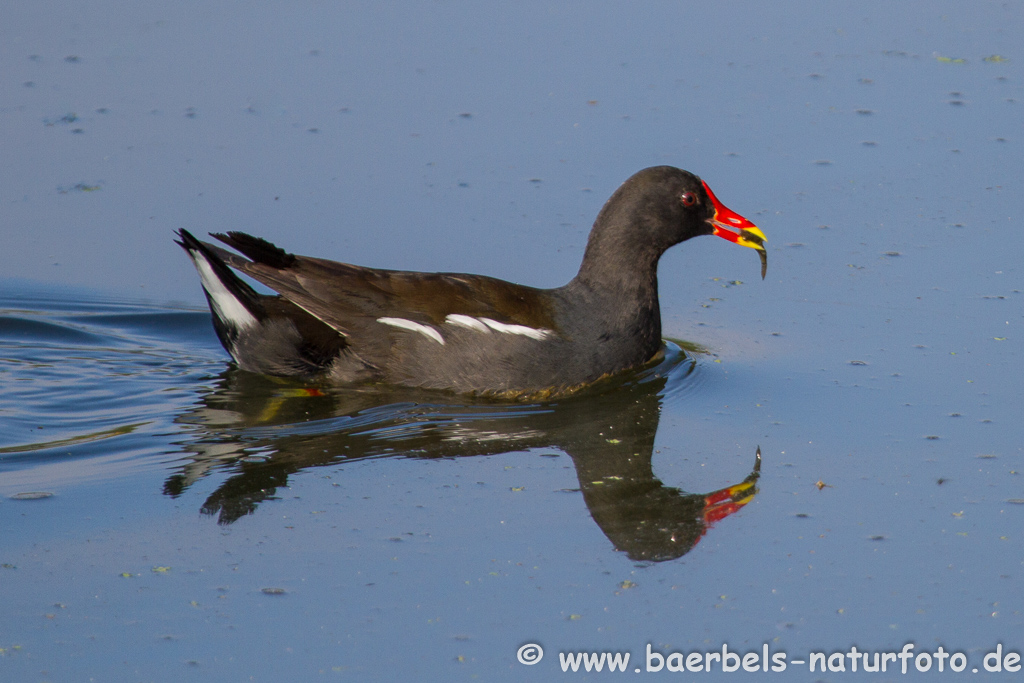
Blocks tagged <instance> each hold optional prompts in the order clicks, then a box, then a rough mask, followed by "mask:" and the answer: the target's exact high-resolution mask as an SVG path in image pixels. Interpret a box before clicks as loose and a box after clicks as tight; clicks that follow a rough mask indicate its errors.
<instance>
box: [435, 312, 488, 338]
mask: <svg viewBox="0 0 1024 683" xmlns="http://www.w3.org/2000/svg"><path fill="white" fill-rule="evenodd" d="M444 321H445V322H446V323H449V324H451V325H458V326H459V327H467V328H469V329H471V330H476V331H477V332H486V333H487V334H490V333H491V328H489V327H487V325H484V324H483V323H482V322H480V321H479V320H477V319H476V318H471V317H469V316H468V315H459V314H458V313H452V314H451V315H449V316H448V317H447V318H445V319H444Z"/></svg>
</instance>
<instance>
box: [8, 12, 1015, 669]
mask: <svg viewBox="0 0 1024 683" xmlns="http://www.w3.org/2000/svg"><path fill="white" fill-rule="evenodd" d="M1022 28H1024V11H1022V9H1021V7H1020V6H1019V5H1016V4H1013V3H1009V4H1005V3H1004V4H1000V3H975V4H974V5H972V6H971V9H970V11H965V10H964V7H963V6H962V5H960V4H957V3H951V2H950V3H904V4H899V5H893V4H891V3H881V2H877V3H872V2H868V3H857V4H856V5H848V6H843V7H837V6H832V5H829V6H826V5H821V4H816V3H810V2H783V3H781V4H780V3H775V4H774V5H772V7H771V11H768V9H767V8H766V7H764V6H759V5H754V4H749V5H748V4H739V5H722V6H719V5H715V4H707V3H705V4H704V5H700V6H695V5H689V4H677V3H647V4H645V5H644V6H643V7H642V8H638V7H637V6H633V5H628V6H627V5H616V4H611V3H596V4H595V3H587V4H582V3H580V4H565V5H551V4H544V3H525V4H524V3H520V4H518V5H516V6H515V7H514V8H512V7H508V8H490V7H484V6H471V5H460V4H440V5H438V4H429V5H422V6H404V7H400V6H388V7H382V6H380V5H378V4H373V3H365V4H353V3H345V4H341V5H329V4H328V5H323V4H309V5H298V6H296V5H294V4H289V5H284V4H274V3H271V4H261V5H260V6H259V7H242V6H237V7H236V6H233V5H219V6H216V7H213V6H207V5H205V4H202V3H183V4H176V5H173V6H168V5H166V4H159V3H145V2H144V3H135V4H133V5H132V6H131V8H128V9H126V7H124V6H121V5H116V4H112V3H111V4H105V3H98V4H94V5H91V6H89V7H88V8H86V7H84V6H79V5H67V6H65V7H62V8H58V7H55V6H52V5H49V6H44V5H33V4H21V5H18V6H17V7H12V8H10V9H9V10H8V11H7V12H6V14H5V19H4V21H3V22H0V69H2V73H4V74H5V75H6V76H7V77H6V78H4V79H0V95H2V97H0V102H2V104H0V123H2V126H0V130H3V131H4V132H3V133H2V134H0V144H2V148H3V158H4V163H3V164H0V202H2V206H3V209H2V211H0V213H2V215H3V220H2V223H0V224H2V226H3V227H0V240H2V243H0V278H2V279H0V534H2V538H3V541H2V542H0V607H2V614H3V617H2V618H0V680H3V681H7V680H12V681H50V680H52V681H66V680H89V679H95V680H114V681H122V680H123V681H177V680H181V679H188V680H203V681H205V680H265V681H281V680H312V679H320V678H323V679H338V680H353V681H364V680H382V681H393V680H429V681H452V680H508V681H518V680H563V679H565V680H568V679H575V678H578V677H580V676H582V677H584V678H587V677H588V676H587V675H586V674H584V673H578V674H568V673H566V674H563V673H562V672H561V667H560V666H559V656H558V655H559V653H560V652H572V651H578V650H579V651H582V650H595V651H596V650H607V651H616V652H629V653H631V656H632V658H633V659H631V664H630V669H633V668H634V666H640V667H641V668H643V667H644V665H645V662H644V661H643V658H644V654H645V651H646V647H647V646H648V645H650V646H651V647H652V648H653V649H654V650H656V651H658V652H660V653H663V654H665V655H668V654H670V653H671V652H685V653H690V652H693V651H706V650H718V651H721V647H722V645H723V644H726V645H727V646H728V647H729V649H730V651H738V652H743V653H745V652H758V653H759V652H761V651H762V647H763V646H764V645H765V644H767V645H768V646H769V648H770V651H771V652H773V653H775V652H786V653H787V655H788V657H789V658H790V659H791V660H792V659H797V658H799V657H807V656H808V655H809V653H811V652H815V651H819V652H825V653H835V652H848V651H849V650H850V648H851V647H852V646H854V645H855V646H856V647H857V648H858V649H859V650H862V651H865V650H866V651H869V652H898V651H899V650H900V649H901V648H903V647H904V645H905V644H906V643H908V642H912V643H914V645H915V648H916V649H915V653H920V652H922V651H928V652H935V651H936V648H937V647H938V646H940V645H941V646H942V647H944V648H945V650H946V651H958V652H963V653H964V655H965V657H966V658H967V659H968V660H969V667H970V668H978V669H979V670H982V672H983V677H984V678H986V679H992V680H1006V679H1012V680H1016V679H1017V678H1019V676H1020V673H1019V672H1018V673H1016V674H1014V673H1007V672H1003V673H1002V674H994V673H985V672H984V669H983V659H984V655H985V654H986V653H988V652H990V651H994V650H995V648H996V646H997V645H999V644H1002V646H1003V648H1004V651H1011V650H1012V651H1014V652H1018V653H1019V652H1021V650H1022V648H1024V643H1022V642H1021V633H1024V629H1022V625H1024V602H1022V598H1021V595H1022V592H1021V590H1020V581H1021V579H1022V578H1024V552H1022V548H1024V543H1022V540H1024V537H1022V535H1021V529H1024V502H1022V501H1024V480H1022V474H1021V473H1022V472H1024V453H1022V448H1024V447H1022V445H1021V444H1022V439H1021V436H1022V434H1021V428H1020V424H1021V420H1020V415H1021V411H1020V400H1019V395H1020V385H1021V370H1020V367H1021V339H1022V338H1024V337H1022V335H1021V331H1020V330H1021V325H1022V324H1024V312H1022V294H1021V292H1022V290H1024V282H1022V270H1021V265H1020V264H1021V263H1024V246H1022V245H1024V243H1022V242H1021V240H1019V239H1018V233H1019V226H1018V222H1019V217H1020V216H1022V215H1024V200H1022V197H1024V191H1022V190H1024V188H1022V173H1021V170H1020V159H1021V158H1022V152H1021V149H1020V145H1021V142H1022V140H1024V131H1022V124H1021V121H1022V120H1024V118H1022V117H1021V114H1020V111H1019V109H1020V106H1021V102H1022V101H1024V89H1022V82H1024V81H1022V78H1024V74H1022V72H1021V65H1022V64H1024V56H1022V54H1021V53H1020V35H1021V30H1022ZM662 163H669V164H673V165H677V166H681V167H684V168H687V169H689V170H691V171H694V172H696V173H698V174H700V175H701V176H702V177H703V178H704V179H705V180H707V181H708V183H709V185H710V186H711V187H712V188H713V189H714V191H715V193H716V195H717V196H718V197H719V198H720V199H722V200H723V201H724V202H725V203H726V204H727V205H728V206H730V207H731V208H732V209H734V210H736V211H738V212H739V213H741V214H743V215H746V216H748V217H750V218H751V219H753V220H754V221H755V222H756V223H758V225H759V226H760V227H762V228H763V229H764V231H765V233H766V234H767V236H768V238H769V241H768V243H767V245H768V251H769V254H768V259H769V268H768V276H767V279H765V280H764V281H763V282H762V281H760V279H759V277H758V275H759V264H758V263H757V258H756V256H755V255H754V254H753V253H752V252H751V251H750V250H745V249H744V250H741V249H735V248H733V247H731V246H729V245H727V244H725V243H724V242H722V241H721V240H714V239H711V238H707V239H698V240H693V241H692V242H689V243H687V244H685V245H682V246H680V247H678V248H676V249H673V250H672V251H670V252H669V253H668V254H667V255H666V256H665V258H664V259H663V260H662V263H661V266H660V272H659V281H660V292H661V308H662V311H663V314H664V331H665V334H666V335H667V336H668V337H671V338H674V339H677V340H689V341H690V342H693V343H695V344H697V345H698V347H689V346H688V347H687V348H688V349H690V350H688V351H683V350H681V349H679V348H678V347H676V346H673V345H671V344H672V343H670V345H669V347H668V349H669V353H668V355H667V358H666V360H665V361H663V362H662V363H661V364H660V365H658V366H655V367H653V368H648V369H647V370H646V371H645V372H644V373H641V374H639V375H633V376H629V377H625V378H621V379H620V380H618V381H617V382H615V383H613V384H610V385H608V386H606V387H603V388H602V390H600V391H596V392H593V393H591V394H588V395H585V396H579V397H574V398H573V399H571V400H565V401H561V402H559V403H556V404H544V403H537V404H515V405H511V406H509V405H502V404H499V403H493V402H492V403H483V404H470V403H466V402H465V401H462V400H459V399H458V398H457V397H451V396H447V395H443V394H441V395H438V394H422V393H416V392H405V391H384V390H382V391H368V390H360V391H353V390H347V389H344V388H337V389H325V388H323V387H308V386H303V385H301V384H294V383H288V382H281V381H277V380H270V379H266V378H259V377H254V376H251V375H247V374H245V373H242V372H239V371H237V370H236V369H234V368H233V367H232V366H231V364H230V362H229V359H228V357H227V355H226V354H225V353H224V351H223V350H222V349H221V348H220V345H219V344H218V342H217V340H216V337H215V335H214V333H213V330H212V327H211V326H210V323H209V314H208V312H207V311H206V309H205V303H204V301H203V297H202V293H201V290H200V288H199V285H198V282H197V278H196V276H195V273H194V270H193V269H192V267H191V265H190V264H189V262H188V259H187V258H186V257H185V256H184V254H183V253H181V250H180V249H179V248H178V247H177V246H176V245H174V244H173V242H172V234H173V230H175V229H177V228H179V227H186V228H188V229H189V230H192V231H194V232H196V233H197V234H202V233H205V232H206V231H222V230H226V229H244V230H247V231H249V232H253V233H255V234H259V235H261V236H264V237H267V238H269V239H271V240H273V241H275V242H277V243H279V244H280V245H281V246H282V247H284V248H286V249H289V250H292V251H296V252H298V253H304V254H310V255H318V256H324V257H327V258H333V259H337V260H345V261H351V262H355V263H360V264H364V265H370V266H380V267H390V268H405V269H414V270H453V271H469V272H479V273H484V274H488V275H495V276H498V277H503V278H506V279H511V280H514V281H517V282H521V283H523V284H528V285H534V286H555V285H560V284H563V283H564V282H565V281H567V280H568V279H569V278H570V277H572V275H573V274H574V272H575V269H576V268H577V267H578V264H579V259H580V257H581V254H582V250H583V246H584V244H585V239H586V234H587V231H588V229H589V226H590V224H591V222H592V220H593V218H594V216H595V215H596V213H597V211H598V210H599V209H600V207H601V204H602V203H603V202H604V200H605V198H606V197H607V196H608V195H610V194H611V192H613V191H614V189H615V188H616V187H617V185H618V184H619V183H620V182H622V180H624V179H625V178H626V177H628V176H629V175H631V174H632V173H633V172H635V171H636V170H639V169H640V168H643V167H645V166H649V165H654V164H662ZM740 252H743V253H740ZM759 447H760V452H761V455H762V459H761V463H760V468H759V470H758V469H757V465H756V462H757V461H756V455H755V454H756V452H757V450H758V448H759ZM528 643H536V644H539V645H541V646H542V647H543V648H544V650H545V653H546V654H545V656H544V658H543V659H542V660H541V661H540V662H539V663H537V664H536V665H533V666H526V665H524V664H521V663H519V661H518V660H517V658H516V653H517V650H518V649H519V648H520V646H522V645H524V644H528ZM912 665H913V664H912ZM847 667H849V662H848V661H847ZM616 675H617V676H623V675H627V676H636V674H634V673H628V674H608V673H607V672H605V673H602V674H591V675H590V676H589V677H595V678H596V677H610V678H614V677H615V676H616ZM650 675H654V674H650V673H644V674H643V676H650ZM659 675H661V676H665V677H670V676H674V677H675V678H677V679H680V680H683V679H685V680H689V677H688V676H687V674H679V673H668V672H667V671H665V670H662V672H661V673H660V674H659ZM702 675H703V676H708V675H709V674H707V673H702V674H696V673H694V674H691V675H690V677H698V676H702ZM860 675H861V674H853V673H852V672H850V671H849V670H847V671H846V672H838V671H830V672H825V673H821V672H820V671H816V672H815V673H813V674H812V673H810V672H809V671H808V669H807V667H806V666H797V665H793V666H791V667H790V668H788V669H787V671H786V672H785V674H784V676H785V677H788V678H791V679H795V680H809V681H815V680H829V681H832V680H844V679H849V680H854V679H855V678H856V676H860ZM731 676H733V677H734V676H735V675H731ZM868 676H871V674H868ZM874 676H877V677H879V680H889V679H891V678H896V677H900V676H901V675H900V674H895V675H893V674H891V672H888V673H886V674H874ZM909 676H913V677H916V678H917V679H920V680H931V679H933V678H943V677H946V678H948V677H949V673H948V672H947V673H944V674H939V673H937V672H936V671H935V669H934V668H933V669H932V670H931V671H929V672H927V673H920V672H914V673H912V674H908V677H909ZM680 677H682V678H680ZM710 677H712V678H715V677H717V678H723V679H724V678H729V677H730V676H727V675H726V674H724V673H721V672H720V671H718V670H717V669H716V671H715V672H714V673H712V674H711V675H710Z"/></svg>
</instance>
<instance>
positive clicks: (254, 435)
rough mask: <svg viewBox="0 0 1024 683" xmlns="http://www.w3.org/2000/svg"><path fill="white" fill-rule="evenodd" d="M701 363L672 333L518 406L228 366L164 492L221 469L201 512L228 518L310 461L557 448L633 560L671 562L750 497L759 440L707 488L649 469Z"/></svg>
mask: <svg viewBox="0 0 1024 683" xmlns="http://www.w3.org/2000/svg"><path fill="white" fill-rule="evenodd" d="M694 365H695V361H694V360H693V359H691V358H689V357H688V356H686V354H685V353H683V352H682V351H681V350H680V349H679V347H677V346H675V345H673V344H669V345H667V347H666V352H665V357H664V358H663V359H662V360H661V361H660V362H658V363H657V364H655V365H653V366H651V367H648V368H646V369H645V370H643V371H641V372H638V373H635V374H633V375H631V376H629V377H627V378H619V379H617V380H615V381H609V382H605V383H603V384H602V386H599V387H595V388H594V389H592V390H590V391H588V392H587V393H586V394H585V395H578V396H573V397H570V398H567V399H563V400H560V401H558V402H551V403H535V404H517V405H509V404H507V403H496V402H493V403H488V402H476V403H468V402H467V400H466V398H465V397H456V396H451V397H448V396H445V395H443V394H438V393H433V392H431V393H426V392H415V391H410V390H405V389H379V388H378V389H373V390H369V389H360V390H354V389H351V388H346V389H326V388H316V389H313V388H307V387H302V386H299V385H295V384H283V383H280V382H277V381H274V380H272V379H268V378H266V377H262V376H259V375H254V374H250V373H246V372H243V371H238V370H234V369H229V370H227V371H226V372H224V373H223V375H222V376H221V377H220V378H219V380H218V384H217V386H216V388H215V389H214V390H213V391H211V392H210V393H208V394H206V395H205V396H203V397H202V399H201V401H200V403H199V404H198V405H197V406H195V407H194V408H193V409H192V410H190V411H189V412H187V413H185V414H184V415H182V416H181V417H180V418H179V420H180V421H181V422H184V423H188V424H191V425H194V427H195V428H196V429H195V431H193V433H192V438H190V439H189V441H187V442H185V443H183V444H182V446H183V448H184V450H185V451H187V452H188V453H189V457H188V458H187V462H186V464H184V465H182V466H181V467H180V468H179V469H178V470H177V472H176V473H175V474H173V475H172V476H171V477H170V478H169V479H168V480H167V482H166V483H165V486H164V492H165V493H167V494H168V495H171V496H177V495H180V494H181V493H182V492H183V491H184V490H185V489H187V488H188V487H189V486H190V485H191V484H192V483H194V482H195V481H197V480H199V479H200V478H202V477H204V476H206V475H207V474H209V473H211V472H214V471H227V472H229V473H230V475H229V476H228V478H227V479H226V480H225V481H224V482H223V483H222V484H221V485H220V486H219V487H218V488H217V490H216V491H215V492H214V493H213V494H211V495H210V496H209V498H208V499H207V500H206V502H205V504H204V505H203V507H202V512H203V513H205V514H209V515H217V516H218V521H219V522H220V523H221V524H230V523H232V522H234V521H235V520H237V519H239V518H240V517H242V516H244V515H247V514H252V513H253V512H254V511H255V510H256V509H257V507H258V506H259V504H260V503H261V502H263V501H265V500H267V499H270V498H273V496H274V494H275V491H276V490H277V488H278V487H282V486H286V485H287V480H288V475H290V474H293V473H295V472H298V471H300V470H303V469H306V468H308V467H316V466H320V465H336V464H338V463H342V462H345V461H347V460H356V459H361V458H369V457H380V456H404V457H419V458H439V457H455V456H469V455H487V454H495V453H504V452H507V451H518V450H524V449H528V448H542V447H555V448H558V449H560V450H562V451H564V452H565V453H567V454H568V455H569V456H570V457H571V458H572V460H573V463H574V465H575V467H576V474H577V477H578V478H579V483H580V490H581V492H582V493H583V499H584V501H585V502H586V505H587V508H588V509H589V511H590V515H591V516H592V517H593V519H594V521H595V522H597V524H598V526H600V527H601V530H602V531H603V532H604V534H605V535H606V536H607V537H608V539H609V540H610V541H611V542H612V544H613V545H614V546H615V548H616V549H618V550H620V551H623V552H625V553H626V554H627V555H628V556H629V557H630V558H632V559H634V560H643V561H655V562H657V561H664V560H670V559H674V558H677V557H680V556H682V555H684V554H685V553H686V552H688V551H689V550H690V548H692V547H693V545H694V544H695V543H696V542H697V541H698V540H700V538H701V536H703V535H704V533H705V532H706V531H707V529H708V528H709V526H710V525H711V524H712V523H713V522H715V521H717V520H720V519H722V518H724V517H726V516H728V515H730V514H732V513H733V512H736V511H737V510H739V509H740V508H741V507H743V506H744V505H746V504H747V503H748V502H750V501H751V500H752V499H753V497H754V495H755V494H756V493H757V486H756V484H757V479H758V476H759V473H760V463H761V461H760V452H758V454H757V459H756V461H755V465H754V469H753V471H751V472H750V474H749V475H747V477H746V478H745V479H743V480H742V481H741V482H740V483H738V484H736V485H733V486H729V487H727V488H724V489H720V490H718V491H713V492H711V493H706V494H694V493H686V492H684V491H681V490H680V489H677V488H673V487H670V486H665V485H664V484H663V483H662V482H661V481H660V480H658V478H657V477H655V476H654V473H653V471H652V469H651V456H652V453H653V449H654V436H655V432H656V431H657V427H658V418H659V414H660V409H661V397H662V396H663V395H664V393H665V392H666V388H667V387H668V386H670V385H672V384H674V383H678V382H680V381H682V380H683V379H684V378H685V376H686V375H687V374H689V373H690V372H692V370H693V368H694Z"/></svg>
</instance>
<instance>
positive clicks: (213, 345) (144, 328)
mask: <svg viewBox="0 0 1024 683" xmlns="http://www.w3.org/2000/svg"><path fill="white" fill-rule="evenodd" d="M14 289H15V292H14V293H13V294H12V293H8V294H6V295H5V296H3V297H0V422H2V425H3V427H2V429H0V472H2V473H4V477H3V479H4V484H3V489H4V491H5V492H8V495H16V496H21V497H20V498H18V499H19V500H24V499H26V498H25V496H29V495H34V492H32V491H27V488H28V487H29V486H30V485H31V483H32V482H34V481H40V482H41V481H47V482H50V481H54V477H55V476H56V479H57V480H69V479H70V480H76V479H80V478H92V477H103V476H111V475H114V474H115V473H117V472H121V471H123V470H124V469H126V468H129V469H130V468H132V467H134V466H136V465H138V464H140V463H142V462H144V461H145V456H147V455H153V454H155V453H159V452H160V451H162V450H166V442H165V441H164V440H162V439H158V440H154V439H152V438H150V437H152V436H153V435H154V434H161V433H162V434H166V433H168V432H175V431H179V430H180V427H179V426H177V425H175V424H174V422H173V417H174V415H175V414H176V413H177V412H178V411H179V410H180V409H181V408H182V407H183V406H186V405H188V404H189V403H190V402H191V401H193V400H194V399H195V395H196V393H197V392H198V391H199V390H200V389H201V388H202V387H203V386H205V385H204V382H205V381H206V380H208V379H209V378H210V377H211V376H212V375H213V374H215V373H216V372H218V371H220V370H221V369H222V368H223V366H224V355H223V352H222V351H221V350H220V349H219V345H218V344H217V341H216V338H215V337H214V335H213V331H212V328H211V327H210V322H209V313H207V312H204V311H198V310H197V311H191V310H182V309H180V308H172V307H161V306H149V305H144V304H136V303H125V302H120V301H115V300H104V299H101V298H89V297H83V298H73V299H69V298H61V297H60V296H40V295H39V294H38V293H28V292H23V293H21V294H19V292H18V291H17V288H14ZM162 444H163V445H162ZM69 463H77V465H76V466H74V467H70V466H68V465H69ZM37 475H38V476H37Z"/></svg>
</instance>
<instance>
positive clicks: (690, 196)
mask: <svg viewBox="0 0 1024 683" xmlns="http://www.w3.org/2000/svg"><path fill="white" fill-rule="evenodd" d="M679 199H680V200H681V201H682V202H683V206H693V205H694V204H696V203H697V195H695V194H694V193H692V192H684V193H683V196H682V197H680V198H679Z"/></svg>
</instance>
